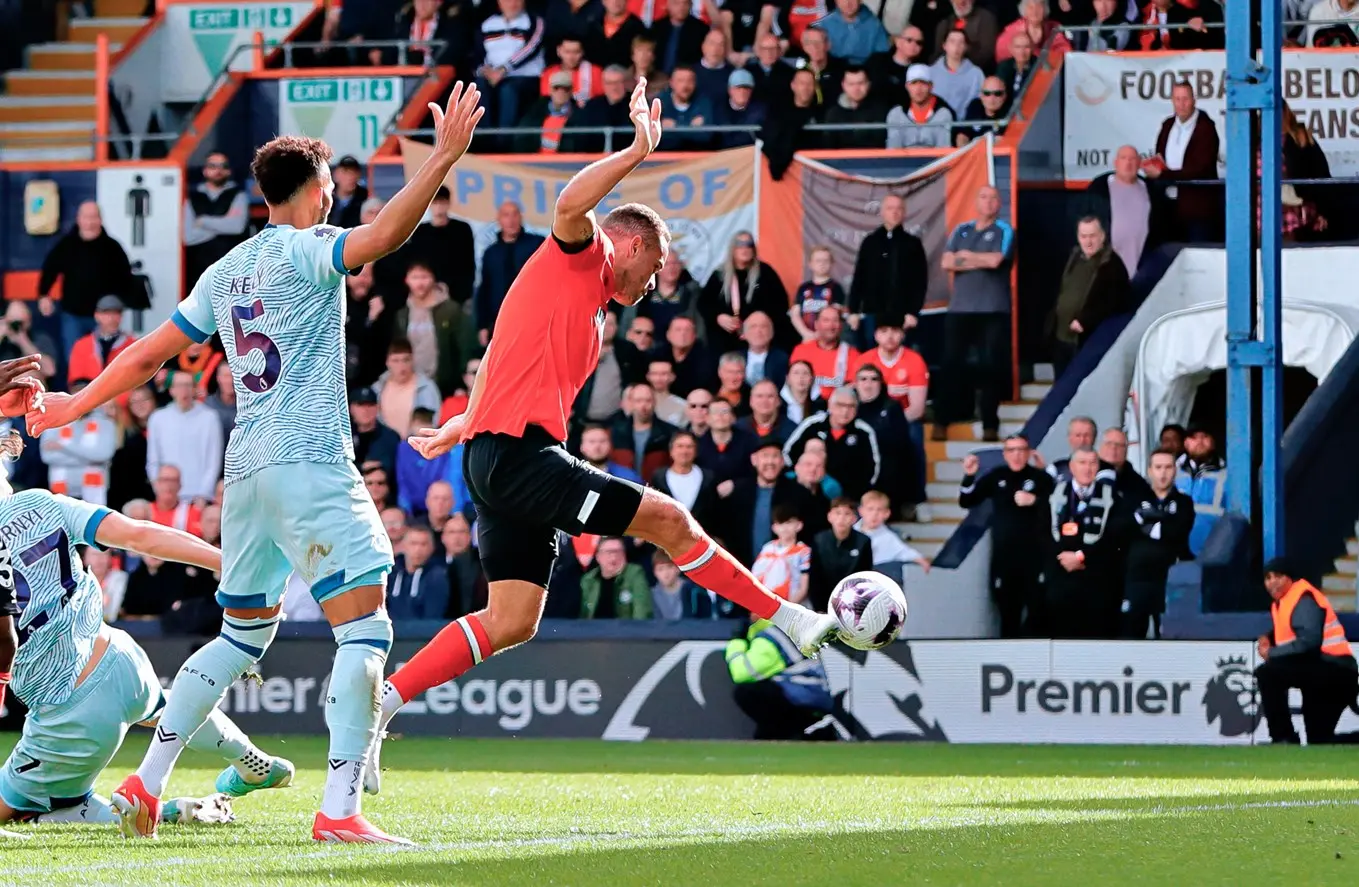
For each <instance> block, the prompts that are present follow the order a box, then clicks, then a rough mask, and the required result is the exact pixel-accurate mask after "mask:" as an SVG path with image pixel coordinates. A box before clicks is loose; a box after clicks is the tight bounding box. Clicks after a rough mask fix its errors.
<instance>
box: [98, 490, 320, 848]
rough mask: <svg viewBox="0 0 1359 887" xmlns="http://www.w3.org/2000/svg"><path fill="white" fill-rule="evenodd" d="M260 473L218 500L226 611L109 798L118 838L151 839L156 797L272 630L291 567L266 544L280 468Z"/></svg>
mask: <svg viewBox="0 0 1359 887" xmlns="http://www.w3.org/2000/svg"><path fill="white" fill-rule="evenodd" d="M292 467H293V466H275V467H272V468H266V469H264V470H263V471H260V472H257V473H256V474H253V475H251V476H250V477H247V478H243V479H241V480H239V481H237V482H236V483H234V484H232V485H231V486H229V487H227V490H226V496H225V501H224V502H223V503H222V542H223V545H222V582H221V586H220V587H219V588H218V591H217V602H218V603H219V604H221V605H222V607H223V608H224V610H225V612H224V614H223V617H222V630H221V633H220V634H218V636H217V637H215V638H213V639H212V640H211V641H209V642H208V643H206V644H204V645H203V646H202V647H200V648H199V649H198V650H196V651H195V652H194V653H193V655H192V656H190V657H189V658H188V659H187V660H185V662H184V664H183V665H182V666H181V667H180V669H179V672H178V673H177V674H176V675H175V679H174V683H173V684H171V688H170V698H169V701H168V702H167V704H166V706H165V709H164V710H163V711H162V712H161V714H160V719H159V723H158V724H157V726H156V729H155V730H154V731H153V733H152V737H151V744H150V745H149V746H148V748H147V750H146V756H145V757H144V758H143V759H142V763H141V766H139V767H138V768H137V772H136V773H134V774H133V775H132V776H129V777H128V778H127V779H125V780H124V781H123V783H122V784H121V785H119V787H118V788H117V789H115V790H114V793H113V798H112V800H113V803H114V805H115V806H116V807H117V808H118V809H119V811H120V814H121V815H122V819H123V828H124V833H125V834H135V835H137V836H140V837H153V836H154V835H155V831H156V825H157V823H158V821H159V819H160V813H159V810H160V797H161V795H162V794H164V792H165V787H166V784H167V783H168V781H169V778H170V774H171V772H173V770H174V767H175V764H176V762H177V761H178V760H179V756H180V754H181V753H182V752H183V751H184V749H185V747H187V746H188V744H189V740H190V739H192V738H193V736H194V734H195V733H196V732H197V731H198V730H199V728H201V727H202V726H203V724H204V723H206V721H207V719H208V715H209V714H210V713H211V712H212V711H213V710H214V709H216V708H217V706H218V705H219V704H220V703H221V701H222V698H223V697H224V696H225V695H226V692H227V689H228V688H229V687H230V686H231V685H232V684H233V683H235V681H236V679H237V678H239V677H240V676H241V675H243V674H246V673H248V672H249V671H251V670H252V669H253V668H254V667H255V663H257V662H259V660H260V659H261V658H262V657H263V656H264V653H265V651H266V650H268V649H269V645H270V644H271V643H273V640H274V636H275V635H276V634H277V633H278V623H279V611H280V609H281V603H282V600H283V592H284V590H285V588H286V586H287V582H288V576H289V574H290V573H291V572H292V566H291V565H290V564H289V563H288V560H287V559H286V558H285V557H284V555H283V552H282V551H280V550H279V548H278V546H277V545H276V544H275V543H274V541H273V538H272V536H273V534H274V533H275V532H276V529H277V524H276V515H277V513H278V508H279V500H278V496H277V495H276V494H277V492H278V491H277V487H278V485H279V482H280V481H281V479H282V477H283V476H284V474H285V472H286V470H287V469H291V468H292Z"/></svg>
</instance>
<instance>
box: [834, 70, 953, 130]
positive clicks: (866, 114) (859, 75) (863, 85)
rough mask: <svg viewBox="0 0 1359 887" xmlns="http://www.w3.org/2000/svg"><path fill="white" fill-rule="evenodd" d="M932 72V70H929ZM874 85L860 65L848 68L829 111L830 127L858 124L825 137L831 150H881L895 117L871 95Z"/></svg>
mask: <svg viewBox="0 0 1359 887" xmlns="http://www.w3.org/2000/svg"><path fill="white" fill-rule="evenodd" d="M926 70H928V69H926ZM871 86H872V83H871V82H870V81H869V79H868V72H867V71H866V70H864V69H863V68H862V67H860V66H858V65H850V66H849V67H847V68H845V73H844V74H843V75H842V76H841V78H840V95H839V97H838V98H836V100H835V102H834V103H833V104H831V105H830V106H829V107H827V108H826V123H827V124H833V123H834V124H841V125H846V124H855V127H854V128H852V129H850V128H846V129H833V130H828V131H826V132H824V133H823V134H822V138H823V140H824V141H825V144H826V147H827V148H881V147H882V146H883V143H884V140H885V138H886V136H885V134H884V132H883V128H882V126H880V125H879V124H881V123H882V122H883V121H885V120H888V119H889V118H890V116H891V115H889V114H888V113H887V108H886V106H884V105H882V104H879V103H878V102H877V101H875V100H874V99H873V97H872V96H871V95H870V94H869V89H870V87H871Z"/></svg>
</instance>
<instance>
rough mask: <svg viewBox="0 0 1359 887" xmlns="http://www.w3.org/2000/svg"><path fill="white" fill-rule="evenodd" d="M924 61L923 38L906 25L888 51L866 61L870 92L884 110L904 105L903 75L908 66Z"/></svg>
mask: <svg viewBox="0 0 1359 887" xmlns="http://www.w3.org/2000/svg"><path fill="white" fill-rule="evenodd" d="M924 61H925V35H924V33H923V32H922V31H921V30H920V29H919V28H917V27H916V26H915V25H907V26H906V27H905V28H903V29H902V30H901V32H900V33H899V34H897V35H896V36H895V37H893V38H892V51H891V52H880V53H878V54H877V55H875V56H873V57H872V58H871V59H869V60H868V65H867V66H866V67H867V68H868V76H869V78H870V79H871V80H872V81H873V92H874V95H875V97H876V98H877V99H878V101H880V102H882V104H884V105H886V106H887V107H889V108H890V107H893V106H895V105H900V104H902V103H903V102H905V101H906V72H907V71H909V70H910V68H911V65H914V64H917V63H923V62H924Z"/></svg>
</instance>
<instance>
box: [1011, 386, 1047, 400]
mask: <svg viewBox="0 0 1359 887" xmlns="http://www.w3.org/2000/svg"><path fill="white" fill-rule="evenodd" d="M1051 390H1052V385H1051V384H1050V383H1048V382H1030V383H1029V384H1028V385H1020V386H1019V396H1020V397H1022V398H1024V399H1025V400H1032V401H1040V400H1042V399H1043V398H1045V397H1047V396H1048V392H1049V391H1051Z"/></svg>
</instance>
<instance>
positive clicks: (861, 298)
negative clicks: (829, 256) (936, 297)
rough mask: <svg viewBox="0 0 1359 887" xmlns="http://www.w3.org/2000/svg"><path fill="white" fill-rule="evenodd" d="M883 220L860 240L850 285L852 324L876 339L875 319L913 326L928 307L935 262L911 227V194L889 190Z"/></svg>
mask: <svg viewBox="0 0 1359 887" xmlns="http://www.w3.org/2000/svg"><path fill="white" fill-rule="evenodd" d="M879 217H880V218H881V219H882V224H881V225H879V226H878V227H877V228H876V229H874V230H873V231H871V232H869V234H868V236H867V237H865V238H864V239H863V242H862V243H860V244H859V254H858V256H857V257H856V258H855V260H854V279H853V281H852V282H851V283H850V286H849V303H848V306H847V307H848V309H849V314H850V325H851V326H854V327H855V328H856V329H858V330H859V333H860V339H861V341H863V342H867V341H871V340H872V338H873V327H874V323H875V318H877V317H878V316H879V315H881V316H884V317H886V318H888V319H889V320H890V321H891V322H893V323H894V324H895V325H897V326H900V327H903V328H904V329H908V330H910V329H914V328H915V326H916V324H917V323H919V321H920V312H921V309H923V308H924V307H925V294H926V292H927V291H928V290H929V285H930V262H929V258H928V257H926V255H925V245H924V244H923V243H921V241H920V238H919V237H917V236H915V235H914V234H912V233H911V232H910V231H907V230H906V228H905V222H906V198H905V197H902V196H901V195H900V194H887V195H885V196H884V197H883V198H882V203H881V204H880V205H879Z"/></svg>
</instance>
